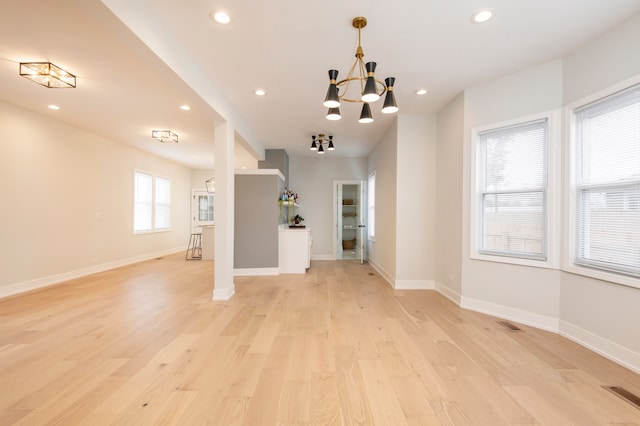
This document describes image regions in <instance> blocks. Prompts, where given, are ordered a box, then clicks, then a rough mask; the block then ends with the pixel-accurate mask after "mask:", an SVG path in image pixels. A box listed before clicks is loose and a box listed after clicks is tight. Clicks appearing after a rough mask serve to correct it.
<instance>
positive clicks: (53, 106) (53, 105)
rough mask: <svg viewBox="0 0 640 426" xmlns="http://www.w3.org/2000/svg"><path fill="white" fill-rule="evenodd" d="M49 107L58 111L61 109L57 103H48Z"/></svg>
mask: <svg viewBox="0 0 640 426" xmlns="http://www.w3.org/2000/svg"><path fill="white" fill-rule="evenodd" d="M47 108H49V109H52V110H54V111H58V110H59V109H60V107H59V106H58V105H55V104H51V105H47Z"/></svg>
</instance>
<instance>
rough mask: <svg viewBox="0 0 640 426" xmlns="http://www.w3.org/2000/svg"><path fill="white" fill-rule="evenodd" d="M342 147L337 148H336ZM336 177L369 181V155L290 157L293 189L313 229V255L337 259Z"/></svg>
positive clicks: (309, 226) (306, 220)
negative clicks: (364, 156)
mask: <svg viewBox="0 0 640 426" xmlns="http://www.w3.org/2000/svg"><path fill="white" fill-rule="evenodd" d="M338 149H340V146H337V147H336V151H337V150H338ZM335 180H364V181H365V182H366V180H367V160H366V159H365V158H340V157H332V156H331V152H328V153H326V154H324V155H323V156H320V155H316V156H313V157H289V189H291V190H292V191H294V192H296V193H297V194H298V195H299V197H300V198H299V200H298V203H299V204H300V207H299V208H298V209H296V213H299V214H300V215H301V216H302V217H304V225H305V226H306V227H307V228H311V236H312V238H313V245H312V258H313V259H325V260H326V259H333V236H334V234H335V229H334V228H333V213H334V209H335V208H336V207H335V206H334V205H333V182H334V181H335ZM274 202H275V201H274Z"/></svg>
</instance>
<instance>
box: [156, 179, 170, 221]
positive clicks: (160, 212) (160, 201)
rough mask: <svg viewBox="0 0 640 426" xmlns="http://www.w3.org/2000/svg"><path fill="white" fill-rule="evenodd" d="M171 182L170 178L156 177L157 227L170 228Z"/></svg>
mask: <svg viewBox="0 0 640 426" xmlns="http://www.w3.org/2000/svg"><path fill="white" fill-rule="evenodd" d="M170 198H171V184H170V181H169V179H165V178H160V177H157V178H156V204H155V208H156V209H155V228H156V229H168V228H169V213H170V210H171V206H170V202H169V201H170Z"/></svg>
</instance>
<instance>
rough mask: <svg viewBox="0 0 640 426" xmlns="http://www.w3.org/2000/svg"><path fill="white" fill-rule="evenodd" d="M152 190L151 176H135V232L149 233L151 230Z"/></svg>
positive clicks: (141, 174) (137, 174)
mask: <svg viewBox="0 0 640 426" xmlns="http://www.w3.org/2000/svg"><path fill="white" fill-rule="evenodd" d="M152 188H153V178H152V177H151V175H148V174H145V173H139V172H136V173H135V175H134V191H133V192H134V204H133V230H134V231H148V230H150V229H151V223H152V221H151V218H152V208H151V200H152V195H153V192H152Z"/></svg>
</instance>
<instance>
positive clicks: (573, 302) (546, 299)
mask: <svg viewBox="0 0 640 426" xmlns="http://www.w3.org/2000/svg"><path fill="white" fill-rule="evenodd" d="M637 40H640V14H638V15H636V16H634V17H632V18H631V19H629V20H627V21H625V22H623V23H622V24H621V25H619V26H618V27H616V28H615V29H613V30H612V31H610V32H608V33H606V34H604V35H602V36H601V37H599V38H597V39H595V40H593V41H591V42H589V43H588V44H586V45H585V46H582V47H580V48H578V49H576V50H575V51H574V52H572V53H571V54H570V55H567V56H566V57H564V58H562V59H560V60H556V61H552V62H549V63H546V64H542V65H540V66H537V67H533V68H530V69H527V70H524V71H522V72H519V73H516V74H513V75H510V76H506V77H504V78H500V79H496V80H494V81H491V82H488V83H486V84H482V85H479V86H476V87H472V88H468V89H466V90H465V91H464V98H463V99H461V98H458V99H456V100H454V101H453V102H452V103H451V104H450V105H449V106H447V107H446V108H445V109H444V110H443V111H442V112H441V113H440V115H439V117H438V118H439V121H438V130H439V133H438V186H437V188H438V189H437V202H438V204H440V203H443V205H448V206H450V207H453V208H454V209H455V207H456V201H455V199H449V198H448V197H449V195H450V194H449V191H455V190H456V189H457V185H456V179H457V176H456V173H460V174H461V178H462V181H461V182H462V189H463V191H462V208H461V211H462V218H461V219H462V222H461V223H462V226H461V229H462V246H461V251H460V253H459V254H458V255H456V254H455V250H450V249H449V250H441V251H440V250H439V251H438V252H437V253H436V264H437V266H436V271H437V278H438V281H439V284H446V280H448V277H447V274H450V273H451V272H449V271H448V270H445V268H450V269H452V270H453V274H455V269H456V265H457V263H458V259H457V258H456V257H457V256H459V259H461V265H462V274H461V285H460V287H457V286H456V283H455V275H454V277H453V278H454V280H452V281H454V282H453V283H452V284H451V285H447V286H443V287H440V288H439V290H441V291H443V293H445V294H447V293H448V292H449V293H453V294H454V295H455V293H456V292H459V294H460V295H461V305H462V306H463V307H467V308H470V309H474V310H478V311H483V312H487V313H490V314H493V315H497V316H500V317H505V318H511V319H514V320H516V321H520V322H523V323H529V324H532V325H536V326H539V327H542V328H548V329H551V330H555V331H558V332H560V333H561V334H563V335H565V336H567V337H569V338H571V339H573V340H575V341H578V342H579V343H581V344H583V345H585V346H587V347H590V348H591V349H593V350H595V351H597V352H599V353H602V354H603V355H605V356H607V357H609V358H611V359H614V360H616V361H617V362H619V363H621V364H623V365H626V366H628V367H630V368H632V369H634V370H635V371H640V339H639V338H638V336H639V335H640V310H638V308H637V307H638V306H640V289H637V288H632V287H625V286H622V285H619V284H615V283H611V282H607V281H602V280H597V279H592V278H588V277H586V276H581V275H576V274H572V273H569V272H565V271H562V270H560V269H543V268H532V267H527V266H517V265H509V264H501V263H495V262H486V261H480V260H472V259H470V256H469V252H470V250H469V249H470V238H469V235H470V200H471V197H472V188H471V176H470V170H471V167H470V166H471V158H472V157H471V130H472V128H474V127H478V126H485V125H489V124H494V123H498V122H502V121H507V120H512V119H516V118H521V117H525V116H528V115H532V114H539V113H543V112H547V111H551V110H554V109H560V108H562V107H564V106H566V105H568V104H570V103H573V102H575V101H576V100H579V99H582V98H585V97H588V96H592V95H593V94H595V93H598V92H601V91H603V90H606V89H607V88H609V87H611V86H617V85H619V84H620V83H621V82H623V81H625V80H627V81H629V79H633V80H637V79H638V78H640V77H639V76H640V55H638V50H637ZM460 103H463V104H464V114H463V116H464V126H463V129H462V131H463V135H462V136H463V139H464V144H463V152H462V160H461V166H462V167H461V168H460V167H456V161H457V160H456V157H458V156H459V155H460V154H459V152H457V150H456V145H455V140H456V138H457V137H459V136H458V135H457V134H456V133H457V130H456V126H457V125H459V124H456V122H459V121H460V111H459V109H460ZM564 125H565V126H566V123H564ZM452 143H453V144H452ZM560 143H562V144H566V143H567V140H566V134H563V138H562V140H561V141H560ZM562 167H563V168H566V167H567V164H566V160H565V159H563V162H562ZM456 169H458V170H459V171H458V172H456V171H455V170H456ZM448 182H451V184H448ZM562 187H563V193H562V198H563V199H564V198H566V197H567V196H568V193H567V190H566V189H565V185H563V186H562ZM566 222H567V223H566V224H565V225H564V226H570V223H571V220H568V221H566ZM563 223H564V222H563ZM437 225H438V227H442V226H449V227H451V223H449V222H448V221H447V219H446V217H444V218H443V216H442V215H440V216H438V221H437ZM560 228H561V229H559V234H558V235H557V236H556V237H558V240H559V241H564V242H565V243H566V235H567V234H566V229H562V227H560ZM453 235H454V237H455V232H454V234H453ZM446 238H447V236H446V235H445V234H444V233H442V234H441V233H438V236H437V242H438V244H439V246H440V245H442V244H444V243H443V240H444V239H446ZM454 239H455V238H454ZM454 244H455V243H454ZM451 247H454V248H455V245H454V246H451ZM443 248H444V247H443ZM444 265H446V266H444ZM441 266H442V268H441ZM443 289H444V290H443ZM449 296H450V297H451V294H449ZM454 300H455V298H454Z"/></svg>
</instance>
